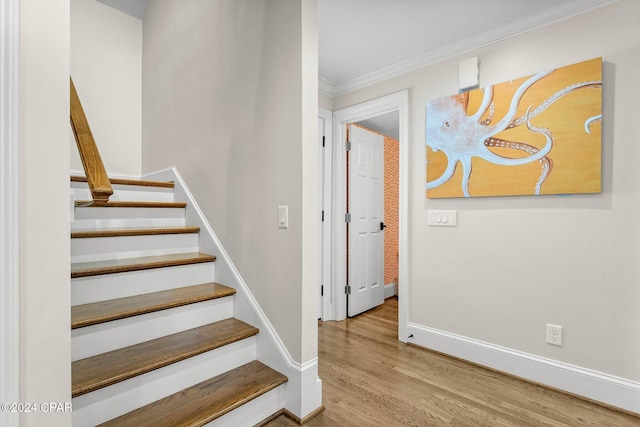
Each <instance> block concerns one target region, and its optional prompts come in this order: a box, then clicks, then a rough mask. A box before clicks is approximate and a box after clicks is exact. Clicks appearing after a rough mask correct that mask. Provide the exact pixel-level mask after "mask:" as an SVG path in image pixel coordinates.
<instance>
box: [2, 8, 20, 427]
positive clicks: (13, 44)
mask: <svg viewBox="0 0 640 427" xmlns="http://www.w3.org/2000/svg"><path fill="white" fill-rule="evenodd" d="M0 26H2V36H0V55H1V61H2V62H1V64H2V66H1V68H0V102H2V108H1V109H0V110H1V111H2V115H1V116H0V306H1V311H2V314H0V333H1V341H0V354H2V364H1V365H0V378H2V381H0V402H18V401H19V396H20V394H19V391H20V371H19V369H20V353H19V346H18V343H19V342H20V328H19V302H20V301H19V280H18V279H19V277H18V274H19V273H18V272H19V270H18V268H19V267H18V266H19V252H18V239H19V235H18V228H19V227H18V225H19V213H18V194H19V187H18V164H19V158H18V134H19V122H18V111H19V97H18V94H19V85H18V77H19V70H18V65H19V1H18V0H3V1H2V2H1V3H0ZM2 417H4V418H3V424H2V425H6V426H17V425H18V422H19V418H18V416H17V414H16V416H14V417H11V416H9V415H7V414H2ZM5 421H6V424H5Z"/></svg>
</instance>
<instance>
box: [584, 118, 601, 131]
mask: <svg viewBox="0 0 640 427" xmlns="http://www.w3.org/2000/svg"><path fill="white" fill-rule="evenodd" d="M598 120H602V114H598V115H597V116H593V117H589V118H588V119H587V120H585V122H584V131H585V132H586V133H591V129H590V127H591V123H593V122H595V121H598Z"/></svg>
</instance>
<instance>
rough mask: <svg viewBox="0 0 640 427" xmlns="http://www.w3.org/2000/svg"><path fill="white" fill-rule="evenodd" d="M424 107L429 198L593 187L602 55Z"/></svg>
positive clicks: (597, 169)
mask: <svg viewBox="0 0 640 427" xmlns="http://www.w3.org/2000/svg"><path fill="white" fill-rule="evenodd" d="M426 110H427V111H426V145H427V149H426V151H427V153H426V162H427V166H426V169H427V180H426V195H427V197H428V198H446V197H483V196H512V195H543V194H575V193H599V192H600V189H601V158H602V156H601V125H602V58H597V59H592V60H589V61H585V62H581V63H578V64H574V65H569V66H567V67H562V68H557V69H553V70H546V71H543V72H540V73H538V74H535V75H533V76H529V77H523V78H520V79H517V80H512V81H509V82H505V83H501V84H496V85H493V86H487V87H485V88H482V89H476V90H473V91H470V92H466V93H462V94H457V95H454V96H450V97H447V98H441V99H437V100H434V101H431V102H429V103H428V104H427V109H426Z"/></svg>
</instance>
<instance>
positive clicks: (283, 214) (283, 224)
mask: <svg viewBox="0 0 640 427" xmlns="http://www.w3.org/2000/svg"><path fill="white" fill-rule="evenodd" d="M278 228H289V206H278Z"/></svg>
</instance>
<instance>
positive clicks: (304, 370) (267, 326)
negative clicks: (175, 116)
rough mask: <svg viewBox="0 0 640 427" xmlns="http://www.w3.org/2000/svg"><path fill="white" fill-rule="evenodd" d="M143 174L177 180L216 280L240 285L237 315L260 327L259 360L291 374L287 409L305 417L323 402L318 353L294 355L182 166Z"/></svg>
mask: <svg viewBox="0 0 640 427" xmlns="http://www.w3.org/2000/svg"><path fill="white" fill-rule="evenodd" d="M142 178H143V179H153V180H163V181H174V182H175V189H174V191H175V197H176V200H181V201H186V202H187V212H186V220H187V223H188V224H189V225H194V226H198V227H200V230H201V231H200V250H201V251H202V252H207V253H210V254H213V255H215V256H216V257H217V259H216V273H215V280H216V281H217V282H221V283H224V284H225V285H227V286H230V287H232V288H234V289H236V295H235V297H234V298H235V301H234V316H235V317H236V318H238V319H240V320H242V321H245V322H247V323H249V324H251V325H253V326H256V327H257V328H258V329H259V330H260V333H259V334H258V337H257V346H258V348H257V353H258V360H260V361H261V362H263V363H265V364H267V365H269V366H271V367H272V368H273V369H276V370H277V371H279V372H281V373H282V374H284V375H286V376H287V377H288V378H289V381H288V383H287V385H286V391H285V397H286V398H285V407H286V409H287V410H289V411H290V412H291V413H293V414H295V415H296V416H298V417H300V418H304V417H305V416H307V415H308V414H310V413H311V412H312V411H314V410H315V409H317V408H319V407H320V406H321V405H322V381H320V379H319V378H318V359H317V357H316V358H313V359H311V360H309V361H306V362H304V363H300V362H297V361H295V360H294V359H293V357H291V354H290V353H289V351H288V350H287V348H286V346H285V345H284V343H283V342H282V340H281V339H280V336H279V335H278V333H277V331H276V330H275V328H274V327H273V325H272V324H271V322H270V321H269V319H268V318H267V316H266V314H265V313H264V311H263V310H262V308H261V307H260V305H259V304H258V302H257V300H256V299H255V297H254V296H253V294H252V292H251V290H250V289H249V287H248V285H247V284H246V282H245V281H244V279H243V278H242V276H241V275H240V272H239V271H238V269H237V268H236V267H235V265H234V264H233V261H232V260H231V257H230V256H229V254H228V253H227V252H226V250H225V249H224V247H223V246H222V243H221V242H220V240H219V239H218V236H217V235H216V234H215V232H214V231H213V228H212V227H211V225H210V224H209V222H208V221H207V219H206V217H205V216H204V213H203V212H202V210H201V209H200V207H199V206H198V203H197V202H196V200H195V198H194V197H193V195H192V194H191V192H190V191H189V189H188V187H187V185H186V183H185V182H184V180H183V179H182V176H181V175H180V174H179V173H178V170H177V169H176V168H175V167H171V168H167V169H164V170H161V171H157V172H153V173H150V174H145V175H143V177H142Z"/></svg>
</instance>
